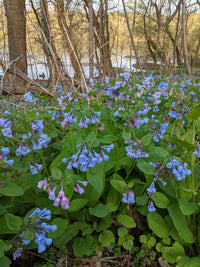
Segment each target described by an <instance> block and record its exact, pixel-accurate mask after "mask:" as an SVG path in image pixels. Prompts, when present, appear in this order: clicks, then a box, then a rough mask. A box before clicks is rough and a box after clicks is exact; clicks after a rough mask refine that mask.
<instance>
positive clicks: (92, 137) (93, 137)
mask: <svg viewBox="0 0 200 267" xmlns="http://www.w3.org/2000/svg"><path fill="white" fill-rule="evenodd" d="M86 142H87V143H88V145H90V146H93V145H95V146H97V145H98V144H99V140H98V139H97V137H96V134H95V133H94V132H91V133H90V134H89V135H88V136H87V138H86Z"/></svg>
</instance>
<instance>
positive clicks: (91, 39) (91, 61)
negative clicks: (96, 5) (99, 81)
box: [88, 0, 94, 78]
mask: <svg viewBox="0 0 200 267" xmlns="http://www.w3.org/2000/svg"><path fill="white" fill-rule="evenodd" d="M88 7H89V8H88V9H89V65H90V78H93V69H94V54H93V53H94V49H93V42H94V28H93V3H92V0H89V4H88Z"/></svg>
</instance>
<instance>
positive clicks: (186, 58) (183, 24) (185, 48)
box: [182, 0, 191, 78]
mask: <svg viewBox="0 0 200 267" xmlns="http://www.w3.org/2000/svg"><path fill="white" fill-rule="evenodd" d="M185 13H186V9H185V0H182V30H183V55H184V62H185V66H186V70H187V74H188V76H189V78H190V77H191V68H190V66H189V62H188V52H187V36H186V26H185Z"/></svg>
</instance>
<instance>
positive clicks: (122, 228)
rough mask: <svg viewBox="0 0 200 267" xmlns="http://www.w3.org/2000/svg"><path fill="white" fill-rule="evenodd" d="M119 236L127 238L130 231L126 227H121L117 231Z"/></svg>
mask: <svg viewBox="0 0 200 267" xmlns="http://www.w3.org/2000/svg"><path fill="white" fill-rule="evenodd" d="M117 233H118V236H125V235H126V234H128V230H127V229H126V228H125V227H120V228H118V230H117Z"/></svg>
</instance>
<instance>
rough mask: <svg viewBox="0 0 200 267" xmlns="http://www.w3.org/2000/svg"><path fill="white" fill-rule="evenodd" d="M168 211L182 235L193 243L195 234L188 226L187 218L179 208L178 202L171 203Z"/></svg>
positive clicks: (186, 240) (185, 239)
mask: <svg viewBox="0 0 200 267" xmlns="http://www.w3.org/2000/svg"><path fill="white" fill-rule="evenodd" d="M168 211H169V214H170V216H171V218H172V221H173V223H174V226H175V227H176V230H177V232H178V234H179V235H180V237H182V238H183V240H184V241H185V242H187V243H189V244H192V243H193V242H194V240H195V239H194V236H193V234H192V232H191V230H190V228H189V226H188V223H187V219H186V217H185V216H184V215H183V213H182V212H181V210H180V209H179V207H178V204H172V205H170V206H169V207H168Z"/></svg>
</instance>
